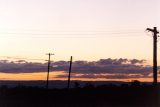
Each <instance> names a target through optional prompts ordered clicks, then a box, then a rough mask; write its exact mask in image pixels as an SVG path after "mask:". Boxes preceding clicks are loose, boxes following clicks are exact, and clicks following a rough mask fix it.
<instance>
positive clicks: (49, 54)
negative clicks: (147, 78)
mask: <svg viewBox="0 0 160 107" xmlns="http://www.w3.org/2000/svg"><path fill="white" fill-rule="evenodd" d="M46 55H48V56H49V58H48V70H47V71H48V72H47V83H46V89H48V80H49V71H50V59H51V55H54V54H51V53H48V54H46Z"/></svg>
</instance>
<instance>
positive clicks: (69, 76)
mask: <svg viewBox="0 0 160 107" xmlns="http://www.w3.org/2000/svg"><path fill="white" fill-rule="evenodd" d="M71 71H72V56H71V59H70V66H69V75H68V89H69V88H70V78H71Z"/></svg>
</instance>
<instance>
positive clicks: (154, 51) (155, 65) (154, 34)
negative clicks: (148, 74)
mask: <svg viewBox="0 0 160 107" xmlns="http://www.w3.org/2000/svg"><path fill="white" fill-rule="evenodd" d="M146 30H148V31H150V32H152V33H153V84H155V85H156V84H157V37H158V35H157V34H158V33H159V32H158V31H157V27H154V28H153V29H150V28H147V29H146Z"/></svg>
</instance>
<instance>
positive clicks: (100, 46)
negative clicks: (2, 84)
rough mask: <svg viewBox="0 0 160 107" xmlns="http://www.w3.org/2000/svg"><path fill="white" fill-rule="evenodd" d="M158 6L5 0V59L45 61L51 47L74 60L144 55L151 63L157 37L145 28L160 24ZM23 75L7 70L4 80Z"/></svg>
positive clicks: (1, 38) (1, 47) (1, 55)
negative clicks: (153, 38) (10, 72)
mask: <svg viewBox="0 0 160 107" xmlns="http://www.w3.org/2000/svg"><path fill="white" fill-rule="evenodd" d="M159 10H160V0H0V60H4V59H5V60H9V61H15V60H19V59H23V60H26V61H28V62H41V63H44V61H45V60H47V58H48V56H47V55H45V54H46V53H48V52H51V53H54V54H55V55H54V56H52V60H54V61H60V60H64V61H68V60H69V58H70V56H71V55H72V56H73V57H74V61H77V60H85V61H98V60H100V59H108V58H111V59H119V58H123V59H125V58H126V59H138V60H142V59H144V60H146V62H145V63H143V64H142V63H141V64H142V65H150V66H151V65H152V50H153V49H152V47H153V46H152V45H153V43H152V42H153V40H152V34H151V33H148V32H146V31H145V29H146V28H148V27H149V28H153V27H157V28H158V30H159V29H160V20H159V19H160V12H159ZM159 55H160V44H159V43H158V56H159ZM158 61H159V62H160V60H159V59H158ZM159 62H158V65H160V63H159ZM99 66H100V65H99ZM59 73H60V72H59ZM31 74H32V75H38V74H34V73H31ZM13 75H14V76H15V77H14V76H13ZM18 75H23V76H25V75H29V74H8V73H7V74H6V73H5V72H2V73H0V79H1V80H3V79H9V80H15V79H16V77H18ZM32 75H29V78H27V79H28V80H30V79H33V77H34V76H32ZM40 75H43V76H44V74H43V73H42V72H41V73H40ZM43 76H40V79H42V78H43ZM23 78H24V79H25V80H26V78H25V77H23ZM23 78H22V80H23ZM44 78H45V77H44ZM117 79H118V78H117ZM33 80H34V79H33ZM92 80H93V79H92Z"/></svg>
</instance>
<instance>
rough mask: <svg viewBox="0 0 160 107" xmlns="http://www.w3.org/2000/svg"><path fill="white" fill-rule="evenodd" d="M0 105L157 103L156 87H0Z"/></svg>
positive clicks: (133, 106) (125, 106)
mask: <svg viewBox="0 0 160 107" xmlns="http://www.w3.org/2000/svg"><path fill="white" fill-rule="evenodd" d="M0 107H160V87H159V86H152V85H137V84H132V85H127V84H123V85H121V86H114V85H104V86H97V87H94V86H93V85H91V84H88V85H86V86H85V87H83V88H78V87H77V88H72V89H70V90H67V89H50V90H46V89H44V88H36V87H17V88H7V87H1V88H0Z"/></svg>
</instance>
